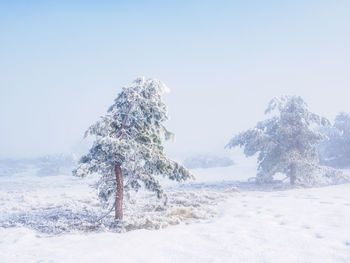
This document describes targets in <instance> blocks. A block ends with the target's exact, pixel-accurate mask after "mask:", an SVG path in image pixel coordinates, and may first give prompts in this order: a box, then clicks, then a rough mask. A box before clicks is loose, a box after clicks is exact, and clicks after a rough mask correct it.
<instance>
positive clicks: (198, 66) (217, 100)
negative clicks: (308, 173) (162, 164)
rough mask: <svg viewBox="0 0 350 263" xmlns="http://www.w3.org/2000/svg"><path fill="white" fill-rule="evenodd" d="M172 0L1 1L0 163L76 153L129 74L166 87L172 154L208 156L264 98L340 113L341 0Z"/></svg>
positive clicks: (345, 9) (346, 78) (348, 35)
mask: <svg viewBox="0 0 350 263" xmlns="http://www.w3.org/2000/svg"><path fill="white" fill-rule="evenodd" d="M72 2H74V4H73V3H72ZM171 2H172V3H170V1H95V3H92V1H63V0H62V1H56V2H54V1H15V0H14V1H8V2H6V1H0V122H1V127H0V158H4V157H20V156H37V155H42V154H46V153H49V154H51V153H59V152H66V153H69V152H72V151H77V150H78V149H79V147H80V146H81V145H82V142H81V139H82V135H83V133H84V131H85V129H86V128H87V127H88V126H89V125H90V124H91V123H92V122H94V121H95V120H97V119H98V118H99V116H100V115H102V114H104V113H105V112H106V110H107V108H108V107H109V105H111V104H112V103H113V100H114V98H115V97H116V96H117V94H118V92H119V91H120V89H121V87H122V86H125V85H128V84H129V83H131V82H132V80H133V79H134V78H136V77H137V76H145V77H154V78H158V79H160V80H162V81H163V82H164V83H165V84H166V85H167V86H168V87H169V88H170V89H171V93H170V94H167V95H166V96H165V100H166V102H167V104H168V108H169V114H170V116H171V120H170V121H169V122H168V127H169V128H170V129H171V130H172V131H173V132H175V133H176V138H177V139H176V141H175V142H174V143H171V144H167V150H168V152H169V153H170V154H171V155H174V156H175V155H183V154H191V153H196V152H211V151H219V150H220V149H222V148H223V147H224V145H225V143H227V141H228V140H229V139H230V137H231V136H233V135H234V134H235V133H237V132H239V131H241V130H244V129H246V128H249V127H251V126H252V125H254V124H255V123H256V122H257V121H258V120H260V119H262V118H264V116H263V112H264V109H265V107H266V105H267V103H268V102H269V100H270V99H271V98H272V97H273V96H279V95H283V94H292V95H294V94H295V95H300V96H302V97H303V98H304V99H305V100H306V102H307V103H308V104H309V106H310V108H311V110H313V111H314V112H316V113H318V114H321V115H324V116H325V117H328V118H330V119H331V120H333V118H334V116H335V115H336V114H337V113H338V112H339V111H347V112H350V15H349V14H350V1H348V0H344V1H337V0H332V1H330V0H327V1H322V0H317V1H312V0H307V1H306V0H300V1H297V0H294V1H290V0H289V1H282V0H279V1H277V0H276V1H272V0H264V1H261V0H259V1H258V0H256V1H249V0H244V1H243V0H242V1H233V0H232V1H171Z"/></svg>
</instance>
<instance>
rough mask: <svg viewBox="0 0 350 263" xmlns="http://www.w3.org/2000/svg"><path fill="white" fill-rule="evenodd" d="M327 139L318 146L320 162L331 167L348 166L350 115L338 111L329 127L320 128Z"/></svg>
mask: <svg viewBox="0 0 350 263" xmlns="http://www.w3.org/2000/svg"><path fill="white" fill-rule="evenodd" d="M321 132H323V133H324V134H325V135H326V136H327V139H326V140H324V141H323V142H322V143H321V145H320V147H319V153H320V159H321V161H322V163H324V164H326V165H330V166H333V167H350V115H349V114H347V113H344V112H341V113H339V114H338V115H337V116H336V118H335V121H334V124H333V125H332V126H331V127H326V128H324V129H321Z"/></svg>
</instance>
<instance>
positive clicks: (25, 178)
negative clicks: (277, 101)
mask: <svg viewBox="0 0 350 263" xmlns="http://www.w3.org/2000/svg"><path fill="white" fill-rule="evenodd" d="M255 168H256V167H255V164H254V162H251V161H246V162H239V163H237V165H234V166H231V167H225V168H213V169H196V170H193V173H194V174H195V175H196V176H197V180H196V181H194V182H189V183H186V184H182V185H175V184H167V186H166V191H167V193H168V195H169V206H168V207H167V208H166V209H158V207H159V206H158V204H157V202H156V201H154V200H153V199H152V196H151V195H150V194H148V193H140V195H137V196H136V197H135V198H136V199H137V201H133V204H129V205H128V208H127V209H126V211H125V213H126V215H125V216H126V219H128V220H130V221H131V222H134V225H133V226H134V227H135V228H136V230H133V231H125V232H122V233H117V232H116V231H114V230H113V229H110V228H108V225H107V226H105V227H100V228H91V229H89V228H79V227H77V228H74V227H73V228H72V230H69V229H67V228H66V227H68V228H69V226H67V225H66V223H67V222H69V221H72V225H73V222H74V223H77V222H78V221H79V220H87V218H89V217H90V216H91V217H96V216H98V215H101V214H102V213H103V211H104V210H103V209H101V207H100V206H99V202H98V200H97V199H96V193H95V190H94V189H92V188H90V187H89V184H91V183H92V182H93V181H94V180H95V178H93V177H92V178H90V179H80V178H74V177H72V176H69V175H60V176H47V177H38V176H34V175H30V174H28V173H27V174H22V175H13V176H3V177H0V262H181V263H184V262H201V263H203V262H220V263H221V262H317V263H319V262H350V220H349V219H350V184H343V185H334V186H327V187H321V188H312V189H311V188H308V189H302V188H294V189H289V188H288V187H281V186H280V185H278V184H277V185H274V186H270V187H257V186H255V185H254V184H253V183H247V179H248V178H249V177H253V176H254V174H255ZM237 189H238V191H239V192H238V191H237ZM55 216H56V217H55ZM65 220H66V221H65ZM107 221H108V220H107ZM140 222H141V223H140ZM145 222H146V223H145ZM138 223H140V224H141V225H137V224H138ZM88 225H89V224H87V225H86V226H88ZM140 227H141V228H142V227H146V228H149V229H137V228H140ZM131 229H133V228H132V227H131ZM127 230H130V229H127Z"/></svg>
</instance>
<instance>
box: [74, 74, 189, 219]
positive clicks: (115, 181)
mask: <svg viewBox="0 0 350 263" xmlns="http://www.w3.org/2000/svg"><path fill="white" fill-rule="evenodd" d="M166 91H168V89H167V87H166V86H165V85H164V84H163V83H162V82H160V81H158V80H154V79H148V80H145V79H144V78H138V79H136V80H135V81H134V82H133V83H132V85H131V86H129V87H125V88H123V90H122V92H121V93H120V94H119V95H118V97H117V98H116V99H115V102H114V104H113V105H112V106H111V107H110V108H109V109H108V112H107V114H106V115H105V116H103V117H101V119H100V120H99V121H97V122H96V123H95V124H93V125H92V126H91V127H90V128H89V129H88V130H87V131H86V133H85V136H90V135H92V136H95V137H96V139H95V141H94V143H93V145H92V147H91V149H90V150H89V152H88V154H86V155H85V156H83V157H82V158H81V160H80V163H79V166H78V167H77V169H75V170H74V171H73V173H74V174H75V175H77V176H86V175H88V174H91V173H98V174H100V175H101V177H100V180H99V182H98V194H99V197H100V199H101V200H103V201H105V202H106V203H107V205H112V204H114V209H115V218H116V219H118V220H122V219H123V209H122V207H123V196H124V192H128V191H130V190H131V189H133V190H135V191H138V190H139V189H140V187H141V186H142V185H143V186H144V187H145V188H147V189H149V190H151V191H154V192H155V193H156V194H157V197H158V198H164V199H166V195H165V193H164V191H163V189H162V187H161V185H160V183H159V181H158V179H157V176H158V177H159V176H163V177H168V178H169V179H171V180H176V181H179V182H180V181H183V180H186V179H189V178H192V175H191V174H190V172H189V171H188V170H187V169H186V168H185V167H183V166H182V165H180V164H178V163H177V162H175V161H173V160H171V159H169V158H168V157H167V156H166V155H165V153H164V147H163V144H162V140H163V139H166V140H168V139H170V138H172V136H173V134H172V133H171V132H169V131H168V130H167V129H166V128H165V126H164V122H165V121H166V120H168V115H167V107H166V105H165V104H164V102H163V101H162V94H163V93H164V92H166Z"/></svg>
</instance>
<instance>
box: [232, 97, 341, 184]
mask: <svg viewBox="0 0 350 263" xmlns="http://www.w3.org/2000/svg"><path fill="white" fill-rule="evenodd" d="M269 113H274V115H273V116H272V117H271V118H269V119H267V120H265V121H261V122H259V123H258V124H257V125H256V126H255V127H254V128H253V129H249V130H247V131H245V132H242V133H240V134H238V135H237V136H235V137H233V138H232V139H231V141H230V142H229V143H228V145H227V146H226V147H228V148H232V147H235V146H240V147H244V153H245V155H246V156H253V155H255V154H256V153H258V173H257V177H256V180H257V182H258V183H267V182H271V181H272V180H273V176H274V175H275V174H276V173H283V174H285V175H286V176H287V177H289V179H290V183H291V184H295V183H298V184H307V185H310V184H317V183H319V182H320V181H322V180H321V179H320V177H324V178H327V180H328V181H329V180H333V179H334V178H335V177H336V178H338V179H339V178H340V176H341V175H340V172H339V171H337V170H334V169H330V168H326V167H321V166H320V165H319V160H318V154H317V145H318V144H319V142H320V141H321V140H322V139H323V138H324V137H323V135H322V134H321V133H319V132H317V131H315V130H314V129H313V126H327V125H329V121H328V120H327V119H325V118H322V117H320V116H318V115H316V114H314V113H312V112H310V111H309V110H308V107H307V104H306V103H305V102H304V100H303V99H302V98H301V97H296V96H284V97H281V98H274V99H272V100H271V102H270V103H269V105H268V107H267V109H266V111H265V114H269Z"/></svg>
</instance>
